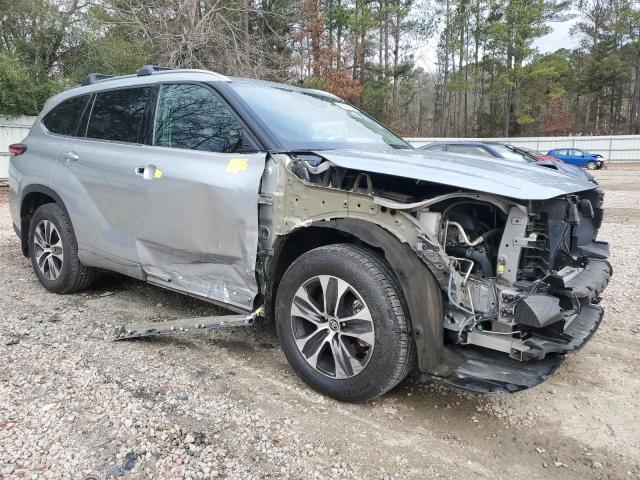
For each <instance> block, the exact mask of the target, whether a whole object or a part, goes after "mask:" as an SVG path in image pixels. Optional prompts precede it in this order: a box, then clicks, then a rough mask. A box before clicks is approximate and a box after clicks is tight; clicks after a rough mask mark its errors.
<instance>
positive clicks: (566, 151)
mask: <svg viewBox="0 0 640 480" xmlns="http://www.w3.org/2000/svg"><path fill="white" fill-rule="evenodd" d="M547 155H549V156H551V157H555V158H558V159H560V160H562V161H563V162H565V163H568V164H569V165H575V166H576V167H582V168H587V169H588V170H596V169H600V168H602V167H603V166H604V158H602V155H600V154H597V153H589V152H587V151H585V150H581V149H579V148H558V149H555V150H549V151H548V152H547Z"/></svg>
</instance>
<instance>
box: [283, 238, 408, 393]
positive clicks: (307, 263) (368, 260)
mask: <svg viewBox="0 0 640 480" xmlns="http://www.w3.org/2000/svg"><path fill="white" fill-rule="evenodd" d="M319 275H329V276H334V277H336V278H339V279H342V280H344V281H346V282H347V283H349V284H350V285H351V286H353V287H354V288H355V290H356V291H357V292H358V294H359V295H360V296H361V297H362V300H363V301H364V303H365V305H366V306H367V307H368V309H369V311H370V312H371V318H372V320H373V325H374V332H375V340H374V344H373V345H374V346H373V350H372V352H371V354H370V356H369V359H368V363H367V364H366V366H365V367H364V368H363V369H362V371H360V372H359V373H357V374H356V375H355V376H352V377H350V378H341V379H337V378H331V377H329V376H327V375H326V374H323V373H321V372H320V371H318V370H317V369H316V368H314V367H313V366H311V364H310V363H309V362H307V360H306V359H305V356H304V355H303V353H302V352H301V351H300V349H299V348H298V347H297V346H296V342H295V337H294V333H293V327H292V317H291V309H292V302H293V299H294V296H295V295H296V292H297V291H298V289H299V288H300V287H301V286H302V285H303V284H305V282H308V281H309V279H313V278H314V277H315V276H319ZM275 314H276V325H277V329H278V336H279V337H280V342H281V345H282V349H283V351H284V353H285V356H286V357H287V360H288V361H289V363H290V364H291V366H292V367H293V369H294V370H295V371H296V372H297V374H298V375H299V376H300V377H301V378H302V379H303V380H304V381H305V382H306V383H307V384H309V385H310V386H311V387H312V388H314V389H315V390H317V391H319V392H320V393H323V394H325V395H327V396H330V397H332V398H335V399H336V400H340V401H347V402H362V401H367V400H371V399H373V398H376V397H378V396H380V395H382V394H384V393H386V392H387V391H389V390H391V389H392V388H393V387H395V386H396V385H397V384H398V383H400V382H401V381H402V380H403V379H404V378H405V377H406V376H407V374H408V373H409V371H410V370H411V369H412V368H413V366H414V365H415V361H416V360H415V359H416V353H415V343H414V340H413V337H412V333H411V322H410V320H409V316H408V310H407V308H406V306H405V301H404V298H403V295H402V291H401V289H400V286H399V285H398V282H397V280H396V279H395V276H394V275H393V272H392V271H391V269H390V268H389V266H388V265H387V264H386V262H385V261H384V260H383V259H382V258H381V257H380V256H378V255H376V254H375V253H374V252H372V251H370V250H368V249H365V248H362V247H359V246H355V245H349V244H339V245H330V246H325V247H320V248H316V249H314V250H311V251H309V252H307V253H305V254H304V255H301V256H300V257H299V258H298V259H296V260H295V261H294V262H293V263H292V264H291V266H290V267H289V268H288V269H287V271H286V272H285V274H284V276H283V278H282V281H281V283H280V286H279V287H278V292H277V295H276V308H275Z"/></svg>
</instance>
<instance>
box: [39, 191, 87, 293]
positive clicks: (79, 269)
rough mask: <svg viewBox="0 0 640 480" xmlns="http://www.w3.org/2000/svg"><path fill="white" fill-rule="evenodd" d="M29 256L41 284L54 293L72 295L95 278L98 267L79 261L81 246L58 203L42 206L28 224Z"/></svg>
mask: <svg viewBox="0 0 640 480" xmlns="http://www.w3.org/2000/svg"><path fill="white" fill-rule="evenodd" d="M29 256H30V257H31V265H32V266H33V270H34V272H35V273H36V276H37V277H38V280H40V283H41V284H42V285H43V286H44V288H46V289H47V290H49V291H50V292H54V293H73V292H78V291H80V290H84V289H85V288H87V287H88V286H89V285H90V284H91V283H92V282H93V280H94V279H95V277H96V275H97V272H96V269H95V268H91V267H85V266H84V265H82V263H80V260H79V259H78V244H77V243H76V237H75V233H74V232H73V227H72V226H71V222H70V220H69V218H68V217H67V215H66V214H65V213H64V211H63V210H62V209H61V208H60V207H59V206H58V205H56V204H55V203H47V204H45V205H42V206H41V207H39V208H38V209H37V210H36V211H35V212H34V214H33V216H32V217H31V222H30V224H29Z"/></svg>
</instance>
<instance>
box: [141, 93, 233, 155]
mask: <svg viewBox="0 0 640 480" xmlns="http://www.w3.org/2000/svg"><path fill="white" fill-rule="evenodd" d="M242 130H243V129H242V124H241V123H240V121H239V120H238V119H237V118H236V116H235V115H234V114H233V113H232V112H231V111H230V110H229V108H227V106H226V105H225V104H224V103H222V101H221V100H220V99H219V98H218V96H217V95H216V94H215V93H214V92H212V91H211V90H209V89H208V88H206V87H202V86H200V85H181V84H170V85H163V86H162V90H161V92H160V103H159V105H158V113H157V114H156V128H155V135H154V140H155V142H154V145H156V146H159V147H173V148H184V149H189V150H203V151H206V152H220V153H230V152H235V151H238V150H239V149H240V148H241V147H242Z"/></svg>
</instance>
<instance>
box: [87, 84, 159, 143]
mask: <svg viewBox="0 0 640 480" xmlns="http://www.w3.org/2000/svg"><path fill="white" fill-rule="evenodd" d="M150 91H151V88H149V87H142V88H131V89H126V90H112V91H109V92H100V93H98V94H97V95H96V99H95V102H94V104H93V110H92V111H91V118H90V119H89V126H88V127H87V138H97V139H100V140H112V141H117V142H130V143H141V142H142V130H143V120H144V111H145V108H146V106H147V99H148V97H149V92H150Z"/></svg>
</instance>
